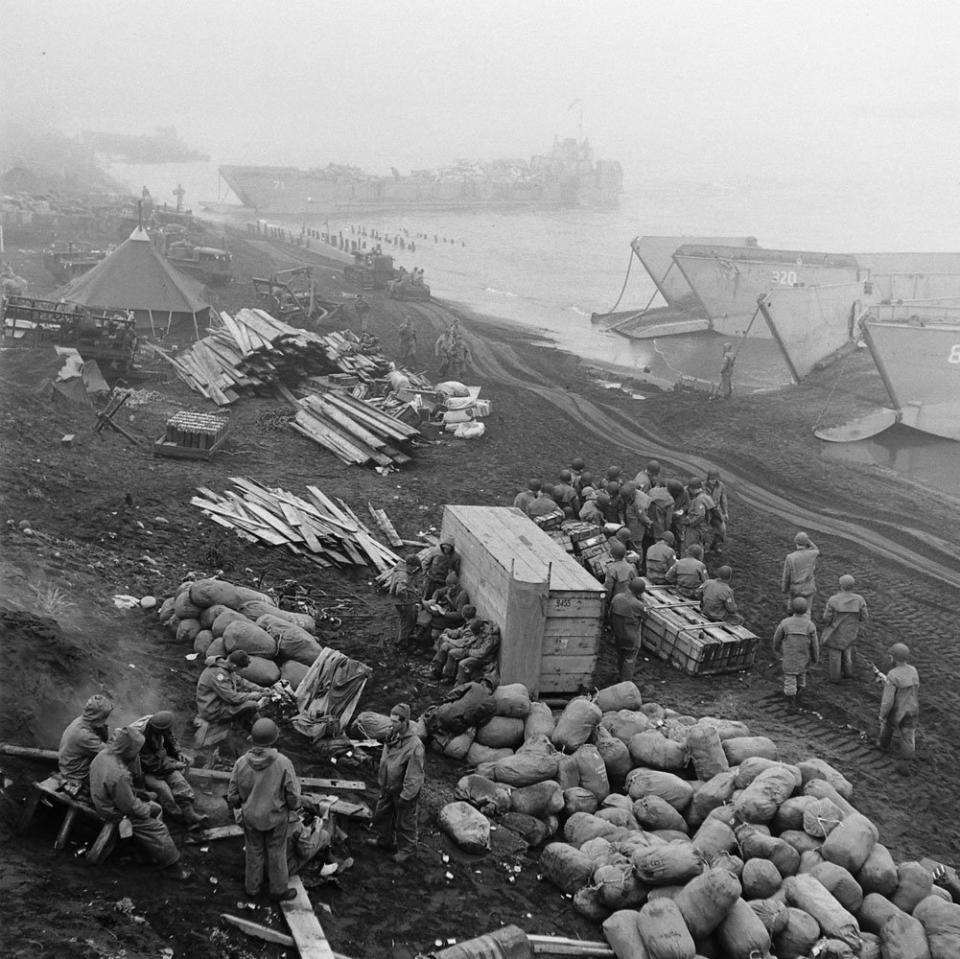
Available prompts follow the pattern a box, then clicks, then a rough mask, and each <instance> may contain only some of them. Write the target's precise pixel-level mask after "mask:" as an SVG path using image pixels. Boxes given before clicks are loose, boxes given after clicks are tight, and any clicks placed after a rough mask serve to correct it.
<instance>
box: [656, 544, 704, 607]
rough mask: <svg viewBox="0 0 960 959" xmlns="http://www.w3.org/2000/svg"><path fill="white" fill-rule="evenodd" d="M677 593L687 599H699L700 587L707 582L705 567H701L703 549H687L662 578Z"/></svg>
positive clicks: (692, 547)
mask: <svg viewBox="0 0 960 959" xmlns="http://www.w3.org/2000/svg"><path fill="white" fill-rule="evenodd" d="M664 578H665V579H666V581H667V582H668V583H670V584H671V585H672V586H676V588H677V592H678V593H679V594H680V595H681V596H685V597H686V598H687V599H699V598H700V587H701V586H702V585H703V584H704V583H705V582H706V581H707V567H706V566H704V565H703V547H702V546H697V545H696V544H694V545H693V546H689V547H687V549H686V551H685V552H684V555H683V557H682V558H681V559H678V560H677V561H676V563H674V564H673V566H671V567H670V569H668V570H667V573H666V576H665V577H664Z"/></svg>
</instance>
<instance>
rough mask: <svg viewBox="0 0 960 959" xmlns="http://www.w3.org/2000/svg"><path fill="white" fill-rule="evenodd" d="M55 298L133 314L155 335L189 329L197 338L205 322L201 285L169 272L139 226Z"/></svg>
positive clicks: (139, 325) (206, 314) (140, 325)
mask: <svg viewBox="0 0 960 959" xmlns="http://www.w3.org/2000/svg"><path fill="white" fill-rule="evenodd" d="M55 295H56V297H57V298H58V299H62V300H67V301H68V302H70V303H79V304H80V305H82V306H87V307H90V308H91V309H98V310H121V311H124V312H126V311H127V310H132V311H133V313H134V316H136V319H137V328H138V329H149V330H150V331H151V332H152V333H154V334H155V333H156V332H157V331H158V330H166V331H168V332H169V330H170V329H172V328H179V327H182V326H184V325H187V324H188V325H189V326H192V327H193V329H194V331H195V332H197V335H198V336H199V327H200V324H201V323H202V324H204V325H206V324H207V322H208V321H209V318H210V304H209V303H207V302H206V300H205V299H204V298H203V286H202V285H201V284H200V283H198V282H197V281H196V280H194V279H193V278H192V277H189V276H185V275H184V274H183V273H181V272H180V271H179V270H177V269H175V268H174V267H172V266H171V265H170V264H169V263H168V262H167V260H166V259H165V258H164V257H163V255H162V254H161V253H160V252H159V251H158V250H157V248H156V247H155V246H154V245H153V243H151V242H150V237H149V236H148V234H147V232H146V231H145V230H143V229H142V228H141V227H137V228H136V229H135V230H134V231H133V233H131V234H130V236H129V238H128V239H126V240H124V241H123V243H121V244H120V246H118V247H117V248H116V249H115V250H114V251H113V253H111V254H110V255H109V256H108V257H106V258H105V259H103V260H101V261H100V262H99V263H98V264H97V265H96V266H95V267H94V268H93V269H92V270H89V271H87V272H86V273H84V274H82V275H81V276H78V277H77V278H76V279H74V280H71V281H70V282H69V283H68V284H67V285H66V286H64V287H61V288H60V289H59V290H58V291H57V292H56V294H55Z"/></svg>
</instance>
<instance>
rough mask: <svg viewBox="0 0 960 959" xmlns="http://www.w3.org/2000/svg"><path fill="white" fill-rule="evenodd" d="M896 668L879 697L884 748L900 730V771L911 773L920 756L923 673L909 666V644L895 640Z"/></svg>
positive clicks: (881, 736) (881, 735) (891, 656)
mask: <svg viewBox="0 0 960 959" xmlns="http://www.w3.org/2000/svg"><path fill="white" fill-rule="evenodd" d="M890 659H891V660H892V661H893V669H891V670H889V671H888V672H887V676H886V680H885V682H884V686H883V698H882V699H881V700H880V741H879V746H880V748H881V749H889V748H890V744H891V743H892V742H893V734H894V733H895V732H899V733H900V753H901V755H902V757H903V760H904V762H903V763H901V764H900V765H899V766H898V767H897V772H899V773H900V774H901V775H906V774H908V773H909V772H910V768H909V765H908V764H909V762H910V761H911V760H913V759H915V758H916V755H917V720H918V718H919V715H920V674H919V673H918V672H917V670H916V667H915V666H911V665H910V647H909V646H907V645H906V644H905V643H894V644H893V645H892V646H891V647H890Z"/></svg>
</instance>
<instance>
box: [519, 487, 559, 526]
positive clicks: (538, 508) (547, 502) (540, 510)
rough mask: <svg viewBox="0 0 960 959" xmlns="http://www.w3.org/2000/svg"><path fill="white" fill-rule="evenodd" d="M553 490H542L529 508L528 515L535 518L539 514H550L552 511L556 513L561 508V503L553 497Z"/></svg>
mask: <svg viewBox="0 0 960 959" xmlns="http://www.w3.org/2000/svg"><path fill="white" fill-rule="evenodd" d="M552 492H553V490H551V491H550V493H544V492H541V493H540V495H539V496H538V497H537V498H536V499H535V500H534V501H533V502H532V503H531V504H530V507H529V508H528V509H527V516H529V517H530V518H531V519H535V518H536V517H538V516H549V515H550V514H551V513H556V512H557V510H559V509H560V504H559V503H558V502H557V501H556V500H555V499H554V498H553V496H552V495H551V494H552Z"/></svg>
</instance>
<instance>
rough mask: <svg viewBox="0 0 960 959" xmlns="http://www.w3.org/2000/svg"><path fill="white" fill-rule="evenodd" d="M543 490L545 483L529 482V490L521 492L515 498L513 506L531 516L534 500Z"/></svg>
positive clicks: (532, 480) (536, 480)
mask: <svg viewBox="0 0 960 959" xmlns="http://www.w3.org/2000/svg"><path fill="white" fill-rule="evenodd" d="M542 489H543V483H542V482H541V481H540V480H538V479H531V480H528V481H527V488H526V489H525V490H521V491H520V492H519V493H517V495H516V496H515V497H514V500H513V505H514V507H515V508H516V509H522V510H523V511H524V513H526V514H527V516H529V515H530V506H531V505H532V504H533V502H534V500H535V499H536V498H537V497H538V496H539V495H540V490H542Z"/></svg>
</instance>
